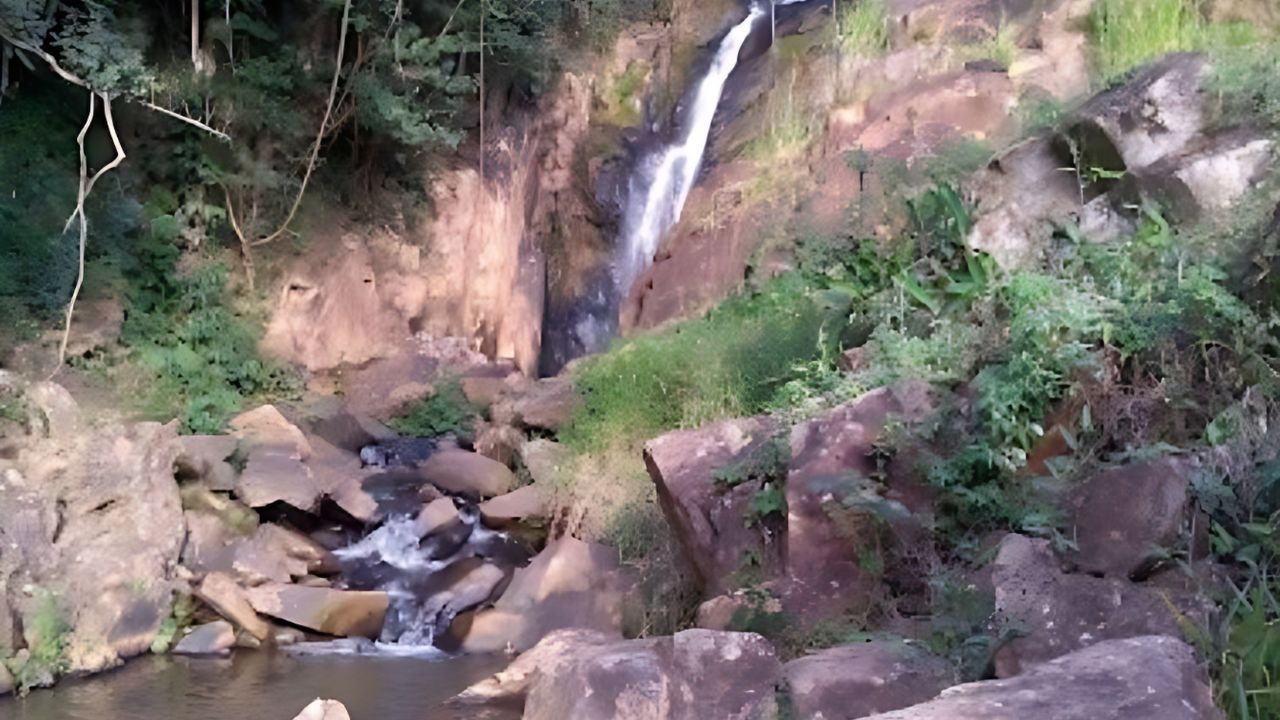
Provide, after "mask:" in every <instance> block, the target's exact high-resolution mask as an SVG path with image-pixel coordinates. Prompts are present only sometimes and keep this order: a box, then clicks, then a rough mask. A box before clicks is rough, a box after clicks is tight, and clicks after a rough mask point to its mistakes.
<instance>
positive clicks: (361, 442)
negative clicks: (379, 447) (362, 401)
mask: <svg viewBox="0 0 1280 720" xmlns="http://www.w3.org/2000/svg"><path fill="white" fill-rule="evenodd" d="M311 432H312V433H313V434H314V435H315V436H316V437H318V438H320V439H322V440H324V441H325V442H327V443H329V444H330V445H332V446H334V447H336V448H339V449H341V450H345V451H346V452H349V453H359V452H360V450H361V449H362V448H364V447H365V446H367V445H372V444H374V443H378V442H385V441H387V440H395V439H396V438H397V437H399V436H398V435H396V433H395V431H394V430H392V429H391V428H389V427H387V426H386V425H383V424H382V423H380V422H378V421H377V420H374V419H373V418H371V417H367V416H365V415H358V414H355V413H350V412H340V413H337V414H335V415H331V416H329V417H326V418H322V419H320V420H317V421H316V422H314V423H312V424H311Z"/></svg>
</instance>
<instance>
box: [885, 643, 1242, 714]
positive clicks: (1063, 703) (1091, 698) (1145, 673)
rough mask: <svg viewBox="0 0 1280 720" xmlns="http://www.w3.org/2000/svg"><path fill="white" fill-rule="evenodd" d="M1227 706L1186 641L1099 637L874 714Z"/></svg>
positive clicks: (1209, 710)
mask: <svg viewBox="0 0 1280 720" xmlns="http://www.w3.org/2000/svg"><path fill="white" fill-rule="evenodd" d="M1220 718H1222V712H1221V711H1219V710H1218V709H1217V708H1216V707H1214V705H1213V695H1212V693H1211V692H1210V690H1209V686H1208V684H1207V683H1206V682H1205V678H1204V674H1203V673H1202V671H1201V670H1200V667H1199V665H1198V664H1197V663H1196V657H1195V652H1194V651H1193V650H1192V649H1191V647H1190V646H1189V645H1187V644H1186V643H1183V642H1182V641H1180V640H1175V639H1173V638H1171V637H1164V636H1145V637H1136V638H1128V639H1124V640H1109V641H1106V642H1101V643H1098V644H1097V645H1093V646H1091V647H1088V648H1085V649H1083V650H1078V651H1076V652H1074V653H1071V654H1070V655H1066V656H1064V657H1061V658H1058V659H1057V660H1054V661H1052V662H1049V663H1045V664H1044V665H1040V666H1038V667H1035V668H1033V669H1031V670H1029V671H1027V672H1026V673H1024V674H1022V675H1019V676H1017V677H1014V678H1008V679H1005V680H990V681H987V682H977V683H969V684H967V685H957V686H956V687H953V688H949V689H947V690H944V691H943V692H942V694H941V695H939V696H938V697H937V698H936V699H934V700H931V701H929V702H927V703H923V704H921V705H914V706H912V707H909V708H905V709H902V710H896V711H893V712H889V713H884V714H881V715H872V716H871V717H870V718H868V720H1032V719H1034V720H1219V719H1220Z"/></svg>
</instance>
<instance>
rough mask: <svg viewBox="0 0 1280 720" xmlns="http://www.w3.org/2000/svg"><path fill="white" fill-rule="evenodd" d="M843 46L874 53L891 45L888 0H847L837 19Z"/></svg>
mask: <svg viewBox="0 0 1280 720" xmlns="http://www.w3.org/2000/svg"><path fill="white" fill-rule="evenodd" d="M838 30H839V33H840V46H841V48H842V49H843V50H844V51H845V52H847V53H851V54H855V55H865V56H867V57H875V56H877V55H882V54H884V53H885V52H886V51H887V50H888V49H889V41H890V40H891V39H892V38H891V37H890V34H889V8H888V4H887V3H886V2H885V0H845V8H844V9H843V10H841V11H840V21H839V23H838Z"/></svg>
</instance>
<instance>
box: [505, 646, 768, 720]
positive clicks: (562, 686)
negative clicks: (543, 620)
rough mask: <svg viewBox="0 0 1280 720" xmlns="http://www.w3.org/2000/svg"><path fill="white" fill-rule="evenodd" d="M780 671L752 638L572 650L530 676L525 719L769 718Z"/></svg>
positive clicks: (762, 647) (742, 719) (738, 719)
mask: <svg viewBox="0 0 1280 720" xmlns="http://www.w3.org/2000/svg"><path fill="white" fill-rule="evenodd" d="M779 674H780V665H779V663H778V658H777V656H776V655H775V653H774V650H773V648H772V647H771V646H770V645H769V643H768V641H766V640H765V639H764V638H762V637H760V636H759V635H755V634H752V633H726V632H714V631H711V630H686V631H684V632H681V633H677V634H676V635H674V636H672V637H661V638H652V639H647V640H627V641H623V642H619V643H613V644H609V645H588V646H586V647H580V649H579V652H577V653H576V654H575V655H574V657H573V658H572V659H571V660H569V661H568V662H567V663H564V664H560V665H557V666H555V667H548V668H547V669H546V670H541V669H540V670H538V671H536V672H535V673H534V677H533V682H532V684H531V686H530V689H529V696H528V699H527V701H526V702H525V709H524V718H525V720H598V719H599V718H614V719H615V720H647V719H649V718H663V719H664V720H708V719H709V718H717V720H719V719H721V718H723V720H751V719H753V718H767V717H773V716H774V715H776V713H777V701H776V698H775V692H774V686H775V685H776V684H777V682H778V677H779Z"/></svg>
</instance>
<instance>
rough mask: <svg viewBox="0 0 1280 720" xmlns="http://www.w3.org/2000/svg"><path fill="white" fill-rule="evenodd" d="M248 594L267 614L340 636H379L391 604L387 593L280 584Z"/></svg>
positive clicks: (265, 586)
mask: <svg viewBox="0 0 1280 720" xmlns="http://www.w3.org/2000/svg"><path fill="white" fill-rule="evenodd" d="M246 594H247V596H248V598H249V603H250V604H251V605H253V608H254V609H255V610H257V611H258V612H260V613H262V614H264V615H270V616H271V617H273V618H277V619H279V620H284V621H285V622H289V623H292V624H294V625H298V626H300V627H304V628H307V629H309V630H315V631H316V632H322V633H325V634H326V635H336V636H338V637H349V636H359V637H368V638H376V637H378V635H379V634H380V633H381V632H382V622H383V618H384V617H385V615H386V613H387V605H388V598H387V594H386V593H384V592H374V591H361V592H357V591H351V590H332V589H326V588H311V587H298V586H296V585H282V584H279V583H270V584H267V585H262V586H260V587H256V588H252V589H251V590H248V591H247V593H246Z"/></svg>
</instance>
